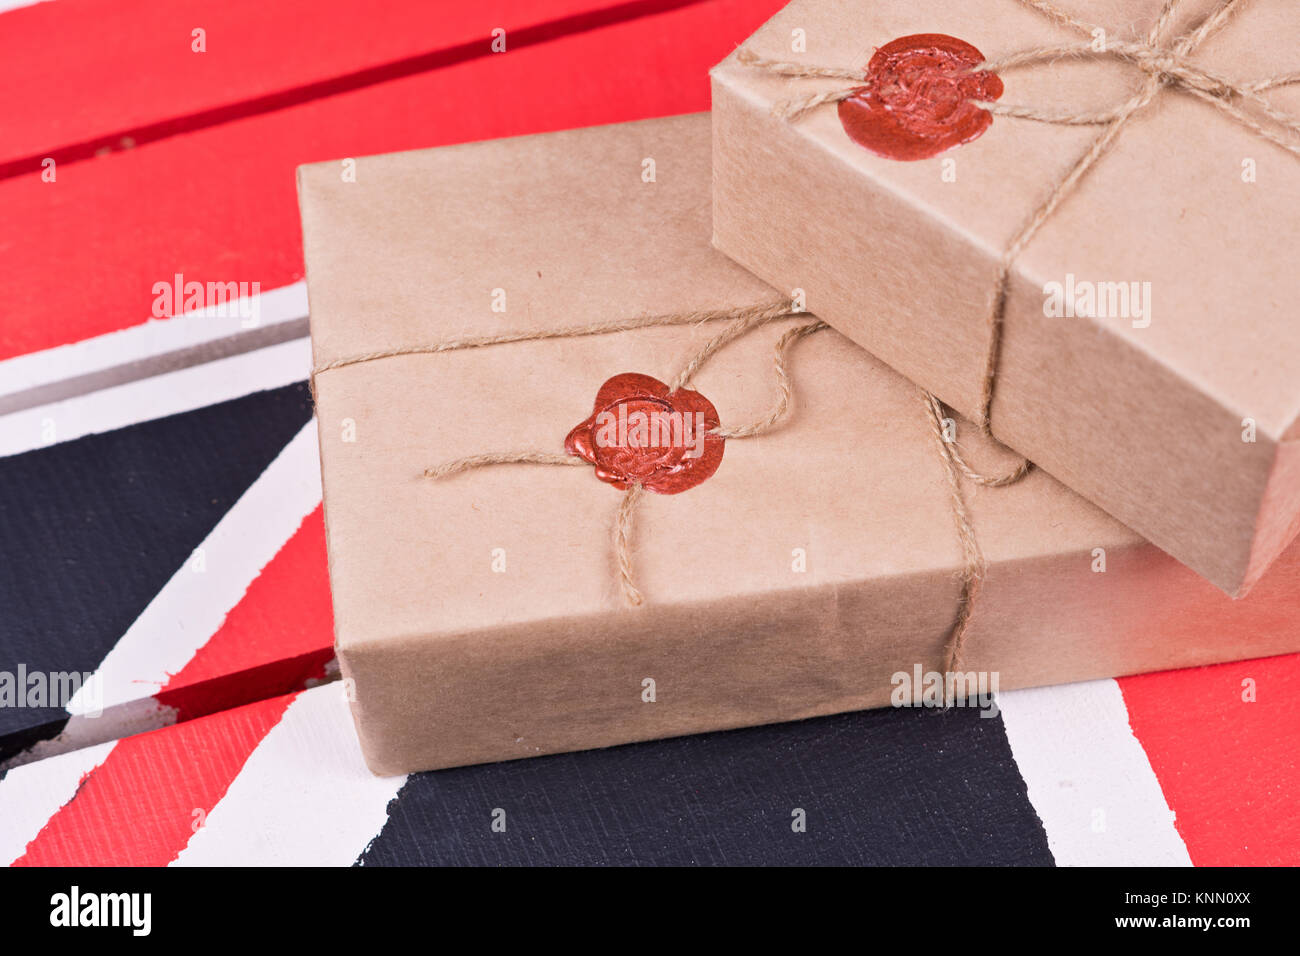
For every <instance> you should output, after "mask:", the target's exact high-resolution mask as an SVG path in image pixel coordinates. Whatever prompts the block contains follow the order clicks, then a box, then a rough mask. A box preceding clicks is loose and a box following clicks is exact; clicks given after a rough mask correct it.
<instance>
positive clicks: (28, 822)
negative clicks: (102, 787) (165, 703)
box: [0, 741, 116, 866]
mask: <svg viewBox="0 0 1300 956" xmlns="http://www.w3.org/2000/svg"><path fill="white" fill-rule="evenodd" d="M115 744H116V742H115V741H109V742H108V743H104V744H100V745H99V746H96V747H88V748H86V749H85V750H76V751H73V752H72V753H67V754H62V755H61V756H58V757H52V758H50V759H49V760H43V761H41V762H39V763H33V764H28V765H27V766H25V767H18V768H17V769H14V770H10V771H9V772H8V773H7V774H6V775H5V776H4V778H3V779H0V866H9V865H10V864H12V863H13V861H14V860H16V859H18V858H19V857H20V856H22V855H23V854H24V853H25V852H26V851H27V844H28V843H30V842H32V840H34V839H36V836H37V834H39V833H40V832H41V828H42V827H44V826H45V824H47V823H48V822H49V821H50V817H52V816H54V814H56V813H57V812H58V811H59V808H60V807H62V806H63V805H64V804H65V803H67V802H68V801H69V800H71V799H72V798H73V797H74V796H76V793H77V788H78V787H80V786H81V780H82V778H83V777H85V775H86V774H88V773H90V771H92V770H94V769H95V768H96V767H98V766H99V765H100V764H102V763H103V762H104V761H105V760H107V759H108V754H109V751H111V750H112V749H113V747H114V746H115Z"/></svg>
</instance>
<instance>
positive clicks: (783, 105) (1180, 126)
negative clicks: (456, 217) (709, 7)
mask: <svg viewBox="0 0 1300 956" xmlns="http://www.w3.org/2000/svg"><path fill="white" fill-rule="evenodd" d="M1056 6H1057V7H1059V8H1060V9H1061V10H1063V11H1065V12H1066V13H1067V14H1068V15H1070V16H1072V17H1074V18H1077V19H1078V20H1080V21H1084V22H1083V23H1081V24H1074V25H1072V24H1070V23H1067V22H1060V21H1058V20H1057V19H1053V18H1052V17H1049V16H1048V15H1046V14H1045V13H1044V12H1042V11H1041V10H1039V9H1036V8H1034V7H1033V6H1032V5H1031V4H1030V3H1028V2H1026V0H971V2H966V3H951V2H948V0H871V2H867V0H860V2H849V3H832V2H828V0H797V2H795V3H792V4H790V5H789V6H788V7H786V8H785V9H784V10H782V11H781V12H780V13H779V14H778V15H776V16H775V17H773V18H772V19H771V20H770V21H769V22H768V23H767V24H766V25H764V26H763V27H762V28H761V29H760V30H759V31H758V32H757V33H755V34H754V35H753V36H752V37H750V38H749V39H748V40H747V41H746V42H745V43H744V44H743V45H742V47H741V48H739V49H738V50H737V52H736V53H734V54H733V55H731V56H729V57H728V58H727V59H726V60H724V61H723V62H722V63H721V64H719V65H718V66H717V67H715V68H714V70H713V72H712V81H713V108H714V113H713V116H714V143H713V147H714V195H713V201H714V207H713V209H714V241H715V244H716V246H717V248H719V249H721V250H722V251H724V252H726V253H727V254H728V255H729V256H731V257H732V258H733V259H734V260H736V261H737V262H739V263H740V264H741V265H744V266H745V267H747V268H748V269H750V270H751V271H753V272H754V273H755V274H756V275H758V276H759V277H761V278H763V279H764V280H765V281H767V282H769V283H771V284H773V285H775V286H776V287H778V288H780V289H782V290H791V289H795V288H798V289H802V290H804V292H805V294H806V302H807V306H808V308H809V310H810V311H812V312H815V313H816V314H818V315H820V316H821V317H822V318H823V319H825V320H826V321H827V322H828V323H830V324H831V325H832V326H834V327H835V328H836V329H837V330H839V331H840V332H843V333H844V334H845V335H847V336H849V337H850V338H852V339H854V340H855V341H856V342H858V343H859V344H860V345H862V346H864V347H865V348H866V349H867V350H868V351H870V352H872V353H873V354H874V355H876V356H878V357H879V358H881V359H883V360H884V361H885V362H886V363H887V364H889V365H890V366H892V367H893V368H895V369H897V370H898V371H900V372H902V373H903V374H904V375H906V376H907V377H908V378H910V379H911V380H913V381H914V382H916V383H918V384H920V385H922V386H924V387H925V388H928V389H930V390H931V391H933V392H934V393H936V394H937V395H938V396H939V398H941V399H942V400H943V401H944V402H946V403H948V404H949V405H951V406H952V407H953V408H955V409H956V410H958V411H960V412H961V413H962V414H964V415H966V416H967V417H968V418H970V419H972V420H973V421H981V420H982V421H985V422H987V423H988V424H990V425H991V431H992V434H993V435H995V436H996V437H997V438H998V439H1000V440H1001V441H1002V442H1004V443H1006V444H1007V445H1008V446H1010V447H1012V448H1014V449H1016V450H1017V451H1019V452H1020V453H1022V454H1023V455H1024V456H1026V457H1027V458H1029V459H1030V460H1032V461H1034V462H1035V463H1037V464H1038V465H1039V466H1041V467H1043V468H1045V469H1046V470H1047V471H1048V472H1049V473H1051V474H1053V475H1054V476H1056V477H1057V478H1058V479H1060V480H1061V481H1062V482H1064V483H1065V484H1066V485H1068V486H1069V487H1071V488H1073V489H1074V490H1076V491H1077V492H1079V493H1080V494H1082V495H1083V496H1084V497H1086V498H1088V499H1089V500H1091V501H1093V502H1095V503H1096V504H1098V505H1100V506H1101V507H1102V508H1103V509H1105V510H1106V511H1107V512H1109V513H1110V514H1111V515H1113V516H1115V517H1117V518H1118V519H1120V520H1121V521H1123V522H1124V523H1125V524H1127V525H1128V526H1129V527H1131V528H1133V529H1135V530H1136V531H1138V532H1139V533H1141V534H1142V535H1144V536H1145V537H1146V538H1148V539H1149V540H1151V541H1153V542H1154V543H1155V544H1157V545H1159V546H1160V547H1161V548H1163V549H1164V550H1166V551H1167V552H1168V553H1170V554H1171V555H1173V556H1174V557H1176V558H1178V559H1179V560H1181V561H1182V562H1184V563H1186V564H1187V565H1189V566H1190V567H1191V568H1193V569H1195V570H1196V571H1197V572H1199V573H1200V574H1201V575H1203V576H1204V577H1206V578H1208V579H1209V580H1210V581H1212V582H1213V583H1214V584H1216V585H1217V586H1218V587H1220V588H1221V589H1223V590H1224V591H1226V592H1228V593H1229V594H1233V595H1238V596H1239V595H1241V594H1244V593H1246V592H1247V591H1248V590H1249V589H1250V588H1251V586H1252V585H1253V584H1254V583H1255V582H1256V581H1257V580H1258V579H1259V578H1260V576H1261V575H1262V574H1263V572H1264V570H1265V569H1266V568H1267V567H1268V566H1269V564H1270V562H1272V561H1273V560H1274V559H1275V558H1276V556H1277V555H1278V554H1280V553H1281V552H1282V551H1283V550H1284V549H1285V547H1286V546H1287V544H1288V542H1290V541H1291V539H1292V538H1293V537H1294V535H1295V532H1296V529H1297V522H1298V520H1300V322H1298V321H1297V320H1296V302H1297V300H1298V299H1300V269H1297V267H1296V259H1295V257H1296V249H1297V248H1300V135H1297V134H1298V133H1300V122H1297V120H1296V119H1295V118H1296V117H1300V84H1296V83H1289V84H1288V83H1284V82H1281V81H1280V80H1276V81H1275V85H1273V86H1271V87H1268V88H1262V87H1263V86H1267V81H1268V80H1269V79H1270V78H1278V77H1283V75H1285V74H1294V73H1295V72H1296V71H1298V70H1300V54H1298V53H1297V50H1296V44H1295V38H1296V37H1297V36H1300V5H1297V4H1294V3H1290V2H1285V0H1252V2H1241V3H1237V4H1235V5H1234V6H1232V7H1231V8H1230V9H1229V10H1228V11H1226V12H1227V13H1231V14H1232V15H1231V16H1225V17H1223V18H1222V19H1218V18H1215V19H1214V20H1213V22H1210V20H1209V18H1210V17H1213V16H1214V14H1215V12H1216V11H1217V10H1218V8H1219V6H1220V3H1219V0H1184V2H1180V3H1176V4H1175V5H1174V6H1173V7H1172V17H1171V19H1170V20H1169V21H1168V22H1165V23H1162V24H1160V27H1161V28H1160V30H1159V33H1158V36H1157V37H1156V39H1155V41H1154V43H1151V42H1148V41H1149V39H1150V37H1149V35H1150V32H1151V30H1152V27H1153V26H1155V25H1156V24H1157V17H1158V14H1159V12H1160V11H1161V9H1162V8H1163V3H1162V0H1111V2H1106V3H1085V2H1082V0H1059V2H1058V3H1056ZM1094 24H1095V25H1097V26H1100V27H1101V29H1102V30H1103V31H1104V32H1102V33H1097V32H1096V31H1095V30H1093V29H1092V27H1093V25H1094ZM1201 24H1207V30H1206V31H1205V35H1204V36H1203V37H1202V36H1195V37H1193V39H1194V40H1195V42H1191V41H1189V43H1188V44H1187V46H1188V49H1186V50H1183V48H1182V47H1181V46H1180V45H1179V43H1178V38H1180V37H1183V36H1187V35H1189V34H1191V33H1193V32H1194V31H1196V30H1197V29H1198V28H1199V26H1200V25H1201ZM935 34H940V35H942V36H940V37H939V38H938V39H936V38H935V37H934V36H933V35H935ZM925 35H929V36H925ZM1105 44H1109V46H1108V47H1106V46H1104V45H1105ZM1062 46H1073V52H1072V53H1071V54H1070V55H1068V56H1063V55H1060V53H1059V52H1056V53H1053V54H1050V55H1045V56H1043V57H1041V58H1034V57H1030V58H1029V61H1028V62H1024V63H1021V64H1019V65H1015V64H1010V65H1007V66H1005V67H1000V66H996V64H997V63H998V61H1002V62H1003V63H1006V61H1007V58H1008V57H1010V56H1012V55H1014V54H1020V53H1022V52H1025V51H1030V50H1034V49H1041V48H1057V49H1058V50H1059V48H1061V47H1062ZM1099 47H1100V49H1099ZM878 48H880V49H878ZM1107 50H1109V51H1110V52H1109V53H1108V52H1106V51H1107ZM1171 51H1172V52H1173V53H1177V54H1178V55H1177V56H1172V55H1171V56H1168V57H1165V55H1166V54H1170V53H1171ZM981 57H983V58H985V59H984V60H981ZM1161 57H1165V59H1163V60H1161V59H1160V58H1161ZM755 58H757V60H756V59H755ZM918 58H919V59H918ZM927 58H928V59H927ZM764 61H776V64H780V63H784V64H786V65H787V66H786V67H782V66H780V65H776V64H774V63H772V62H764ZM981 62H986V63H989V64H990V65H993V66H994V69H995V71H996V76H997V79H996V80H990V79H989V77H988V75H987V74H981V73H979V71H974V70H973V67H974V66H976V65H978V64H980V63H981ZM871 64H874V66H871ZM806 66H817V67H829V68H832V70H833V71H835V70H847V71H849V72H848V74H847V76H849V77H855V78H845V77H838V78H837V77H824V76H823V77H816V76H814V77H809V76H801V75H796V74H797V73H798V69H797V68H800V67H806ZM790 67H794V68H795V69H791V68H790ZM868 69H869V70H870V73H871V77H870V79H868V78H867V72H868ZM935 71H938V72H940V73H943V72H944V71H947V72H948V78H947V79H946V80H943V79H941V80H938V81H936V79H935ZM954 71H958V72H960V71H965V76H964V77H963V79H962V82H963V83H965V84H966V85H964V86H963V85H956V83H957V81H956V80H953V79H952V74H953V72H954ZM1148 79H1150V82H1151V84H1152V86H1151V88H1150V89H1148V88H1147V86H1146V85H1145V84H1146V83H1147V82H1148ZM999 81H1000V82H999ZM1234 85H1235V86H1238V87H1240V88H1241V89H1240V90H1239V91H1237V92H1233V91H1232V86H1234ZM1252 86H1260V87H1261V88H1260V89H1254V88H1251V87H1252ZM854 89H859V90H864V91H865V92H863V93H859V94H852V95H850V94H849V91H850V90H854ZM818 94H825V95H826V98H825V100H824V101H822V102H820V104H819V105H811V104H810V101H809V100H807V99H805V98H806V97H810V96H816V95H818ZM1148 94H1149V96H1148ZM846 95H847V96H848V98H847V99H843V97H845V96H846ZM971 100H980V101H982V102H984V103H985V104H986V105H989V104H991V106H992V108H993V109H995V110H998V109H1000V110H1002V111H1003V112H1002V113H1001V114H998V113H993V114H989V113H987V112H984V111H982V109H981V107H979V106H976V105H973V103H971V102H969V101H971ZM1131 101H1132V102H1131ZM801 107H809V108H807V109H804V110H803V111H802V112H801V111H800V109H801ZM1127 107H1132V108H1131V109H1127ZM1270 110H1271V111H1272V112H1273V113H1274V114H1275V115H1274V116H1272V117H1270V116H1269V115H1268V114H1269V111H1270ZM1016 111H1021V112H1028V113H1031V114H1032V115H1033V116H1034V117H1035V118H1026V117H1025V116H1022V115H1010V114H1011V113H1014V112H1016ZM1117 111H1118V112H1119V113H1126V112H1127V113H1129V114H1131V115H1126V116H1125V117H1124V118H1123V119H1122V120H1121V121H1120V122H1119V123H1118V125H1116V123H1115V119H1116V115H1115V114H1116V112H1117ZM1087 114H1091V116H1090V119H1092V120H1093V121H1094V122H1093V123H1092V124H1090V125H1063V124H1062V123H1061V122H1059V120H1061V119H1062V118H1064V117H1068V118H1070V119H1071V120H1072V121H1076V122H1077V121H1079V120H1080V119H1081V118H1083V117H1085V116H1086V115H1087ZM990 116H991V123H990V122H989V119H990ZM1288 117H1289V118H1290V119H1288ZM1044 119H1046V120H1051V121H1049V122H1044V121H1042V120H1044ZM842 120H843V121H842ZM1288 122H1289V123H1290V124H1291V127H1288V125H1287V124H1288ZM1292 127H1293V128H1292ZM861 144H866V145H861ZM1094 146H1097V147H1098V149H1097V151H1096V153H1095V154H1094V153H1093V147H1094ZM898 157H902V158H898ZM917 157H921V158H917ZM1076 170H1077V171H1079V172H1080V175H1079V176H1078V177H1076V178H1074V179H1072V176H1073V173H1074V172H1075V171H1076ZM1018 240H1023V241H1022V242H1018ZM1018 245H1019V246H1020V248H1017V246H1018ZM1004 264H1005V266H1006V270H1007V271H1006V272H1005V276H1006V281H1005V284H1004V283H1003V282H1002V281H1000V280H1001V276H1002V275H1003V274H1004V273H1003V266H1004ZM1000 289H1004V290H1005V293H1006V297H1005V302H1004V307H1003V308H1002V309H999V308H998V302H997V294H998V291H999V290H1000ZM995 317H1000V320H1001V321H1000V324H999V323H997V321H996V318H995ZM995 328H1000V330H1001V335H1000V341H999V340H997V339H996V338H995V336H994V330H995ZM990 360H991V361H990ZM986 372H991V373H992V374H991V379H990V380H991V382H992V388H991V390H987V391H986V388H985V382H986ZM990 394H991V402H989V401H987V396H989V395H990ZM986 413H987V417H985V416H986Z"/></svg>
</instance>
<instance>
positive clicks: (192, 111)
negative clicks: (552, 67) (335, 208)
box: [0, 0, 696, 176]
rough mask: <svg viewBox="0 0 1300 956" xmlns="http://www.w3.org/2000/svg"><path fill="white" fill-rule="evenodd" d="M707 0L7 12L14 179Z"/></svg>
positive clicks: (5, 73)
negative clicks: (495, 48) (501, 46)
mask: <svg viewBox="0 0 1300 956" xmlns="http://www.w3.org/2000/svg"><path fill="white" fill-rule="evenodd" d="M682 2H696V0H637V2H618V0H486V2H478V3H472V4H465V3H456V2H452V0H435V2H430V0H391V2H387V3H381V4H357V3H353V2H350V0H281V2H278V3H274V4H267V3H263V2H260V0H137V2H135V3H131V4H122V3H118V2H115V0H60V2H58V3H52V4H40V5H37V6H34V7H27V8H23V9H20V10H17V11H14V12H13V13H12V14H10V15H8V16H6V17H5V21H4V29H3V30H0V96H2V97H3V100H4V102H5V112H6V121H5V135H4V137H2V138H0V176H8V175H13V174H15V173H18V172H26V171H30V170H31V169H37V168H40V164H41V161H42V159H43V158H44V157H53V158H54V159H56V160H57V161H58V162H59V163H60V164H62V163H64V162H67V161H72V160H75V159H81V158H85V157H87V156H92V155H94V154H95V152H96V151H99V150H108V149H117V148H123V147H124V146H127V145H128V144H139V143H143V142H148V141H150V140H153V139H158V138H161V137H162V136H165V135H171V134H174V133H175V132H178V131H180V130H185V129H197V128H201V127H204V126H210V125H214V124H216V123H219V122H224V121H227V120H230V119H233V118H237V117H239V116H248V115H253V114H255V113H260V112H266V111H268V110H270V109H277V108H283V107H286V106H290V105H293V104H295V103H301V102H307V101H309V100H311V99H315V98H317V97H319V96H321V95H326V94H328V93H330V92H338V91H341V90H345V89H356V88H360V87H361V86H365V85H369V84H371V83H375V82H380V81H382V80H385V79H393V78H396V77H399V76H403V75H409V74H412V73H417V72H421V71H423V70H428V69H432V68H435V67H437V66H441V65H446V64H449V63H453V62H459V61H463V60H469V59H475V58H480V57H486V56H490V55H492V50H491V43H492V39H493V37H492V31H493V30H494V29H497V28H501V29H504V30H505V31H506V36H505V42H506V49H507V50H509V49H511V48H512V47H517V46H522V45H525V44H530V43H538V42H545V41H546V40H548V39H552V38H554V37H556V36H560V35H563V34H565V33H570V32H574V31H576V30H580V29H585V28H590V27H592V26H595V25H597V24H599V23H602V22H611V21H613V20H617V19H627V18H631V17H635V16H639V15H641V14H642V13H644V12H646V11H650V10H655V9H660V8H663V7H665V6H671V5H675V4H680V3H682Z"/></svg>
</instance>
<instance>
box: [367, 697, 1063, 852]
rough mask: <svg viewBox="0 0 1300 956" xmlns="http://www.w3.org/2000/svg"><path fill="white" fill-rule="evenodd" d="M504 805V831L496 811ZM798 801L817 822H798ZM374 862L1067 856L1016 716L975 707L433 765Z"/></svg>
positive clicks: (408, 792) (393, 810)
mask: <svg viewBox="0 0 1300 956" xmlns="http://www.w3.org/2000/svg"><path fill="white" fill-rule="evenodd" d="M496 808H500V809H503V810H504V811H505V820H506V830H505V832H504V833H499V832H493V830H492V828H491V822H492V813H493V811H494V809H496ZM796 808H802V809H803V810H804V811H805V813H806V820H807V830H806V832H803V833H796V832H794V830H793V828H792V821H793V819H794V818H793V816H792V814H793V812H794V810H795V809H796ZM357 862H358V863H359V864H361V865H365V866H374V865H398V866H402V865H446V864H479V865H483V864H486V865H511V864H561V865H592V864H597V865H599V864H681V865H687V864H730V865H785V864H850V865H855V864H856V865H863V864H865V865H909V864H928V865H997V864H1016V865H1040V866H1044V865H1045V866H1050V865H1052V864H1053V860H1052V856H1051V853H1050V851H1049V850H1048V847H1047V837H1046V834H1045V833H1044V831H1043V827H1042V824H1041V822H1040V821H1039V819H1038V816H1037V815H1036V814H1035V813H1034V810H1033V807H1032V806H1031V805H1030V803H1029V799H1028V796H1027V794H1026V791H1025V783H1024V781H1023V780H1022V779H1021V777H1020V773H1019V771H1018V769H1017V767H1016V763H1015V760H1014V758H1013V757H1012V754H1011V748H1010V746H1009V744H1008V742H1007V738H1006V734H1005V732H1004V729H1003V725H1002V719H1001V718H1000V717H997V718H981V717H979V715H978V713H977V712H976V711H975V710H965V709H959V710H953V711H949V712H947V713H943V712H937V711H918V710H906V711H900V710H876V711H866V712H862V713H856V714H842V715H838V716H834V717H825V718H819V719H816V720H807V721H801V722H798V723H790V724H775V725H770V726H767V727H757V728H753V729H748V730H735V731H729V732H726V733H715V734H706V735H701V736H696V737H681V738H677V739H673V740H665V741H658V742H654V743H646V744H634V745H630V746H625V747H615V748H610V749H607V750H596V751H588V752H585V753H577V754H562V755H558V756H553V757H541V758H536V759H532V760H520V761H513V762H509V763H499V764H488V765H485V766H480V767H465V768H461V769H456V770H443V771H438V772H434V773H424V774H416V775H414V776H412V777H411V778H410V779H409V780H408V781H407V783H406V785H405V786H404V787H403V788H402V790H401V792H400V793H399V794H398V795H397V797H396V799H394V800H393V801H392V803H391V804H390V806H389V819H388V822H387V824H386V825H385V827H384V829H383V830H382V832H381V833H380V834H379V836H378V837H376V839H375V840H374V842H373V843H371V845H370V846H369V847H368V848H367V849H366V851H365V853H363V854H362V856H361V858H360V859H359V860H358V861H357Z"/></svg>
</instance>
